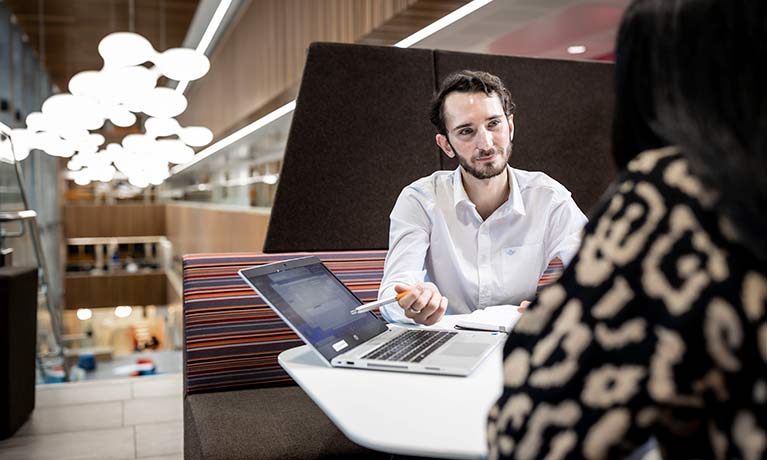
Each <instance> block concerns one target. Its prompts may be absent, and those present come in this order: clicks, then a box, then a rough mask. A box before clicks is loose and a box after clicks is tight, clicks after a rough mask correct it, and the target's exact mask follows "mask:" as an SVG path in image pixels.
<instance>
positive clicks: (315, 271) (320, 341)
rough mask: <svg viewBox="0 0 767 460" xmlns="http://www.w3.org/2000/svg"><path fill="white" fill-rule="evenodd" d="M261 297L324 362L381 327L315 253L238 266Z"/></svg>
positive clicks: (383, 327) (350, 347) (382, 329)
mask: <svg viewBox="0 0 767 460" xmlns="http://www.w3.org/2000/svg"><path fill="white" fill-rule="evenodd" d="M241 273H242V275H243V276H244V277H245V278H247V279H248V281H249V282H250V283H251V284H252V285H253V287H255V288H256V291H258V293H259V294H260V295H261V297H262V298H263V299H264V300H266V301H267V303H269V304H270V305H271V306H272V308H274V309H276V310H277V311H278V312H279V313H280V315H281V316H282V317H283V319H285V321H287V322H288V323H290V324H291V325H292V326H293V328H294V329H295V330H297V331H298V333H299V335H300V336H302V338H303V339H304V340H305V341H307V342H309V343H310V344H311V345H312V346H314V348H315V349H317V351H319V352H320V354H321V355H322V356H324V357H325V358H326V359H327V360H328V361H331V360H332V359H333V358H334V357H336V356H337V355H339V354H341V353H345V352H347V351H349V350H352V349H353V348H355V347H356V346H357V345H359V344H361V343H363V342H365V341H367V340H369V339H370V338H372V337H374V336H376V335H378V334H380V333H382V332H385V331H386V330H387V328H386V325H385V323H384V322H383V321H381V320H379V319H378V318H376V317H375V315H373V314H372V313H368V314H363V315H352V314H351V313H349V311H351V310H353V309H354V308H355V307H358V306H360V305H362V302H360V300H359V299H357V297H356V296H355V295H354V294H353V293H352V292H351V291H350V290H349V289H347V288H346V286H345V285H344V284H343V283H342V282H341V281H339V279H338V278H336V277H335V275H333V274H332V273H331V272H330V270H328V269H327V267H325V265H323V264H322V262H320V260H319V259H317V258H316V257H306V258H302V259H294V260H290V261H286V262H279V263H276V264H270V265H264V266H261V267H254V268H251V269H247V270H243V271H242V272H241Z"/></svg>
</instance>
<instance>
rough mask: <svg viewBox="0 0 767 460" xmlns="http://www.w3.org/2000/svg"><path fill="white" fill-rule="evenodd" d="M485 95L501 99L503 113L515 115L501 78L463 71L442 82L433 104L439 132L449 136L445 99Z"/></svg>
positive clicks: (433, 115) (433, 113)
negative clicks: (465, 94)
mask: <svg viewBox="0 0 767 460" xmlns="http://www.w3.org/2000/svg"><path fill="white" fill-rule="evenodd" d="M455 92H458V93H485V94H486V95H488V96H494V95H497V96H498V97H499V98H500V99H501V104H502V105H503V112H504V113H505V114H506V116H507V117H508V116H509V115H511V114H512V113H514V109H515V108H516V106H515V105H514V101H513V100H512V99H511V93H510V92H509V90H508V89H506V86H504V84H503V82H502V81H501V79H500V78H498V77H496V76H495V75H493V74H490V73H487V72H482V71H480V70H461V71H459V72H455V73H452V74H450V75H448V76H447V77H446V78H445V79H444V80H442V85H440V89H439V91H437V93H435V94H434V98H433V99H432V102H431V122H432V124H433V125H434V127H435V128H437V132H439V133H440V134H444V135H447V128H446V127H445V110H444V109H445V98H447V95H448V94H450V93H455Z"/></svg>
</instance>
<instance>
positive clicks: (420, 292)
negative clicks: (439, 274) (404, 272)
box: [394, 283, 447, 326]
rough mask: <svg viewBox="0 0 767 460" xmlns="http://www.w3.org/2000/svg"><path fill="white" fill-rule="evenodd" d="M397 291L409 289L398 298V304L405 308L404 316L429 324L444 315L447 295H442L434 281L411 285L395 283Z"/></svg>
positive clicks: (419, 322)
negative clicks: (406, 293)
mask: <svg viewBox="0 0 767 460" xmlns="http://www.w3.org/2000/svg"><path fill="white" fill-rule="evenodd" d="M394 290H395V291H397V293H400V292H404V291H410V293H409V294H408V295H406V296H405V297H403V298H401V299H399V306H400V307H402V309H403V310H405V316H407V317H408V318H410V319H412V320H413V321H415V322H416V323H418V324H423V325H424V326H431V325H432V324H434V323H436V322H437V321H439V320H441V319H442V317H443V316H445V311H446V310H447V297H442V294H440V293H439V289H437V286H435V285H434V283H418V284H415V285H413V286H406V285H404V284H397V285H396V286H394Z"/></svg>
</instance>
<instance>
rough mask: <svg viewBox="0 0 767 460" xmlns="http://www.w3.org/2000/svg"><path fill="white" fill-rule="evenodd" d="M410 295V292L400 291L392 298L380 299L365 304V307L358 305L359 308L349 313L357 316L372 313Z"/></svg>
mask: <svg viewBox="0 0 767 460" xmlns="http://www.w3.org/2000/svg"><path fill="white" fill-rule="evenodd" d="M408 294H410V291H402V292H400V293H399V294H397V295H396V296H394V297H390V298H388V299H381V300H377V301H375V302H370V303H366V304H365V305H360V306H359V307H357V308H355V309H354V310H352V311H350V312H349V313H351V314H352V315H359V314H360V313H367V312H369V311H373V310H375V309H376V308H378V307H383V306H384V305H389V304H390V303H394V302H397V301H398V300H399V299H401V298H403V297H405V296H406V295H408Z"/></svg>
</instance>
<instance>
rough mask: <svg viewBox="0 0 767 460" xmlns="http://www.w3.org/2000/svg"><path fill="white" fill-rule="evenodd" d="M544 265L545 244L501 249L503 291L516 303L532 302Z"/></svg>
mask: <svg viewBox="0 0 767 460" xmlns="http://www.w3.org/2000/svg"><path fill="white" fill-rule="evenodd" d="M543 263H544V262H543V242H539V243H532V244H524V245H520V246H508V247H505V248H503V249H501V267H502V270H503V276H502V279H501V283H502V284H504V286H503V290H504V291H506V292H507V293H508V294H509V296H510V297H511V298H512V299H514V301H521V300H532V298H533V296H534V295H535V290H536V287H537V286H538V278H540V276H541V264H543Z"/></svg>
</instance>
